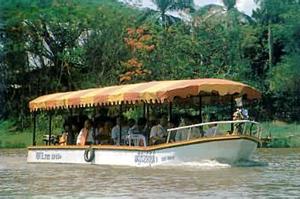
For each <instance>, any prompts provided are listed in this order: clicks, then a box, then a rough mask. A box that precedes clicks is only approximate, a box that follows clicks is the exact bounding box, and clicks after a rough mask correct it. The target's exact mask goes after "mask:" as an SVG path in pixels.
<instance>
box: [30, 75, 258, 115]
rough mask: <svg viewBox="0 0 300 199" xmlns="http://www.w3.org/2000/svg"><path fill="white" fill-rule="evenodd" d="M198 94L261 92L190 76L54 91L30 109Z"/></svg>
mask: <svg viewBox="0 0 300 199" xmlns="http://www.w3.org/2000/svg"><path fill="white" fill-rule="evenodd" d="M198 95H203V96H204V95H205V96H208V95H214V96H216V95H218V96H228V95H236V96H244V95H245V96H246V97H247V99H250V100H253V99H259V98H260V97H261V94H260V92H259V91H257V90H255V89H254V88H252V87H250V86H248V85H246V84H242V83H239V82H234V81H230V80H224V79H192V80H171V81H152V82H146V83H137V84H127V85H118V86H109V87H104V88H92V89H86V90H78V91H70V92H62V93H54V94H49V95H44V96H41V97H38V98H36V99H34V100H32V101H30V103H29V108H30V111H38V110H51V109H59V108H64V109H67V108H74V107H91V106H107V105H118V104H121V103H122V104H136V103H142V102H144V103H164V102H172V101H173V100H174V99H175V97H176V99H178V98H181V99H186V98H189V97H192V96H198Z"/></svg>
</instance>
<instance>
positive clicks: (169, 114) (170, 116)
mask: <svg viewBox="0 0 300 199" xmlns="http://www.w3.org/2000/svg"><path fill="white" fill-rule="evenodd" d="M168 105H169V106H168V120H169V121H171V120H172V108H173V107H172V102H169V104H168Z"/></svg>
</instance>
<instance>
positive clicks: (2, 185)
mask: <svg viewBox="0 0 300 199" xmlns="http://www.w3.org/2000/svg"><path fill="white" fill-rule="evenodd" d="M26 155H27V151H26V149H21V150H20V149H18V150H16V149H0V198H287V197H288V198H300V148H298V149H258V150H257V151H256V153H255V154H254V155H253V161H249V162H241V163H238V164H236V165H227V164H222V163H218V162H216V161H203V162H193V163H187V164H182V165H177V166H175V165H174V166H157V167H152V168H135V167H113V166H95V165H75V164H28V163H27V162H26Z"/></svg>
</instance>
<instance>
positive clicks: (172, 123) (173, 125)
mask: <svg viewBox="0 0 300 199" xmlns="http://www.w3.org/2000/svg"><path fill="white" fill-rule="evenodd" d="M178 126H179V118H177V117H173V118H172V119H171V120H170V121H169V122H168V128H169V129H171V128H176V127H178ZM175 137H176V131H172V132H171V134H170V138H169V142H175Z"/></svg>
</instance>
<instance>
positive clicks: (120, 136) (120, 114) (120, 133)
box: [118, 102, 123, 145]
mask: <svg viewBox="0 0 300 199" xmlns="http://www.w3.org/2000/svg"><path fill="white" fill-rule="evenodd" d="M119 108H120V110H119V111H120V112H119V117H120V118H119V120H120V132H119V143H118V144H119V145H121V139H122V120H123V119H121V118H122V114H123V112H122V111H123V110H122V102H121V104H120V107H119Z"/></svg>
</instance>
